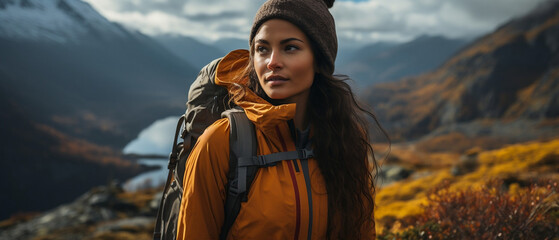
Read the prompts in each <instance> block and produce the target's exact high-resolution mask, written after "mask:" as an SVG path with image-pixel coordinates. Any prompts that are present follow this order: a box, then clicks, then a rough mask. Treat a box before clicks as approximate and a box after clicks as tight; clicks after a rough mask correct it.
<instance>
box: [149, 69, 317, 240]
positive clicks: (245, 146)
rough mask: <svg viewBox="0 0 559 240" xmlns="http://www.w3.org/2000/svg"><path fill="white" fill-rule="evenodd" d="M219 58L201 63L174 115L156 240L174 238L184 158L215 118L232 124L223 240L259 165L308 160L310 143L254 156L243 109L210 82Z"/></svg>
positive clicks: (251, 133)
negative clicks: (183, 105) (183, 103)
mask: <svg viewBox="0 0 559 240" xmlns="http://www.w3.org/2000/svg"><path fill="white" fill-rule="evenodd" d="M220 60H221V59H216V60H214V61H212V62H211V63H209V64H208V65H206V66H205V67H204V68H202V70H201V71H200V73H199V74H198V77H197V78H196V80H195V81H194V83H192V85H191V86H190V90H189V93H188V102H187V110H186V113H185V114H184V115H182V116H181V117H180V118H179V120H178V123H177V128H176V131H175V135H174V140H173V149H172V151H171V154H170V156H169V165H168V169H169V174H168V176H167V181H166V183H165V188H164V189H163V196H162V197H161V202H160V205H159V210H158V212H157V218H156V224H155V229H154V234H153V239H154V240H159V239H165V240H168V239H169V240H175V239H176V237H177V222H178V217H179V212H180V204H181V200H182V194H183V188H182V186H183V177H184V169H185V165H186V160H187V159H188V155H189V154H190V151H191V150H192V147H193V146H194V143H195V142H196V140H197V139H198V137H199V136H200V135H202V133H203V132H204V130H205V129H206V128H207V127H208V126H209V125H211V124H212V123H213V122H215V121H216V120H218V119H220V118H223V117H227V118H228V119H229V123H230V134H229V146H230V153H229V166H230V167H229V172H228V175H227V181H228V182H227V198H226V201H225V204H224V208H225V209H224V211H225V221H224V223H223V226H222V228H221V233H220V239H226V237H227V234H228V232H229V229H230V228H231V226H232V225H233V223H234V222H235V219H236V218H237V215H238V214H239V211H240V208H241V202H246V201H247V196H248V190H249V189H250V186H251V184H252V181H253V180H254V177H255V175H256V172H257V171H258V169H259V168H262V167H269V166H274V165H275V164H277V163H278V162H280V161H283V160H293V159H308V158H311V157H312V156H313V152H312V149H310V148H309V147H306V148H305V149H298V150H297V151H291V152H279V153H274V154H269V155H260V156H258V155H257V145H258V143H257V141H256V134H255V129H254V124H253V123H252V122H251V121H250V120H249V119H248V118H247V116H246V114H245V112H244V111H243V110H242V109H241V108H238V107H235V106H231V105H230V104H229V97H228V92H227V89H225V88H224V87H221V86H218V85H216V84H215V82H214V79H215V70H216V68H217V65H218V64H219V61H220ZM309 146H310V145H309Z"/></svg>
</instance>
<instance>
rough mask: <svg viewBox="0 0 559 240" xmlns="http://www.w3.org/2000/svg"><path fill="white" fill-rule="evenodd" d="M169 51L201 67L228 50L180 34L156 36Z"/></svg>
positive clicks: (223, 54)
mask: <svg viewBox="0 0 559 240" xmlns="http://www.w3.org/2000/svg"><path fill="white" fill-rule="evenodd" d="M154 39H155V40H157V41H158V42H159V43H160V44H161V45H163V46H164V47H165V48H166V49H167V50H168V51H169V52H171V53H173V54H175V55H176V56H178V57H179V58H181V59H182V60H184V61H185V62H187V63H188V64H190V65H191V66H193V67H195V68H196V69H201V68H202V67H204V66H206V64H208V63H210V62H211V61H213V60H214V59H216V58H219V57H223V56H225V54H227V52H224V51H222V50H221V49H219V48H217V47H214V46H212V45H209V44H204V43H201V42H199V41H198V40H196V39H194V38H191V37H185V36H178V35H159V36H155V37H154Z"/></svg>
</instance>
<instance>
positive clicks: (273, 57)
mask: <svg viewBox="0 0 559 240" xmlns="http://www.w3.org/2000/svg"><path fill="white" fill-rule="evenodd" d="M267 67H268V69H270V70H272V71H274V70H278V69H281V68H282V67H283V63H282V59H281V56H280V54H278V52H275V51H274V52H272V54H270V59H269V60H268V64H267Z"/></svg>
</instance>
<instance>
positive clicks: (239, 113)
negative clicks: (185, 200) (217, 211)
mask: <svg viewBox="0 0 559 240" xmlns="http://www.w3.org/2000/svg"><path fill="white" fill-rule="evenodd" d="M222 116H223V117H227V118H228V119H229V124H230V133H229V147H230V151H229V173H228V176H227V179H228V183H227V198H226V200H225V220H224V222H223V226H222V228H221V234H220V239H226V238H227V234H228V232H229V229H230V228H231V226H232V225H233V223H234V222H235V219H236V218H237V215H238V214H239V211H240V209H241V202H245V201H247V195H248V193H247V189H250V185H251V184H252V181H253V180H254V177H255V175H256V172H257V171H258V167H257V166H245V167H239V161H238V159H239V158H245V157H251V156H256V154H257V150H256V149H257V144H258V143H257V141H256V132H255V129H254V124H253V123H252V122H251V121H250V120H249V119H248V117H247V116H246V114H245V112H244V111H243V110H242V109H241V108H233V109H230V110H227V111H225V112H223V114H222Z"/></svg>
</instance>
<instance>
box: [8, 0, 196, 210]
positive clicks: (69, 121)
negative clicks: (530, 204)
mask: <svg viewBox="0 0 559 240" xmlns="http://www.w3.org/2000/svg"><path fill="white" fill-rule="evenodd" d="M0 22H1V24H0V108H1V109H2V111H1V112H0V122H1V124H0V146H1V148H0V149H1V152H0V189H2V196H3V197H2V198H1V200H0V204H1V206H2V208H1V210H0V218H4V217H7V216H9V215H11V214H13V213H17V212H22V211H23V212H27V211H43V210H45V209H48V208H52V207H54V206H57V205H59V204H61V203H64V202H67V201H69V200H71V199H73V198H75V197H77V196H78V195H80V194H82V193H83V192H85V191H87V190H88V189H90V188H91V187H93V186H98V185H101V184H106V183H107V182H108V181H110V180H120V181H124V180H127V179H128V178H130V177H132V176H135V175H137V174H138V173H140V172H142V171H145V170H147V169H146V168H143V167H140V166H138V165H137V164H135V163H133V162H130V160H127V159H124V158H123V157H122V154H121V153H120V150H121V149H122V147H124V146H125V145H126V144H127V143H128V142H130V141H131V140H132V139H134V138H135V137H136V136H137V134H138V133H139V132H140V130H142V129H143V128H145V127H146V126H148V125H149V124H151V123H152V122H154V121H155V120H157V119H160V118H163V117H167V116H170V115H176V114H177V113H181V112H184V110H185V106H184V104H185V101H186V94H187V87H188V86H189V85H190V83H191V82H192V81H193V80H194V79H195V77H196V75H197V73H198V69H196V68H194V67H192V66H190V65H189V64H188V63H186V62H184V61H183V60H181V59H180V58H178V57H176V56H175V55H173V54H172V53H170V52H169V51H168V50H167V49H165V48H164V47H163V46H161V45H160V44H159V43H157V42H156V41H154V40H153V39H151V38H149V37H147V36H145V35H142V34H140V33H138V32H132V31H129V30H127V29H125V28H123V27H121V26H119V25H117V24H114V23H112V22H110V21H108V20H107V19H105V18H104V17H103V16H101V15H100V14H99V13H97V12H96V11H95V10H94V9H93V8H92V7H91V6H90V5H89V4H87V3H84V2H82V1H80V0H0Z"/></svg>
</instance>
